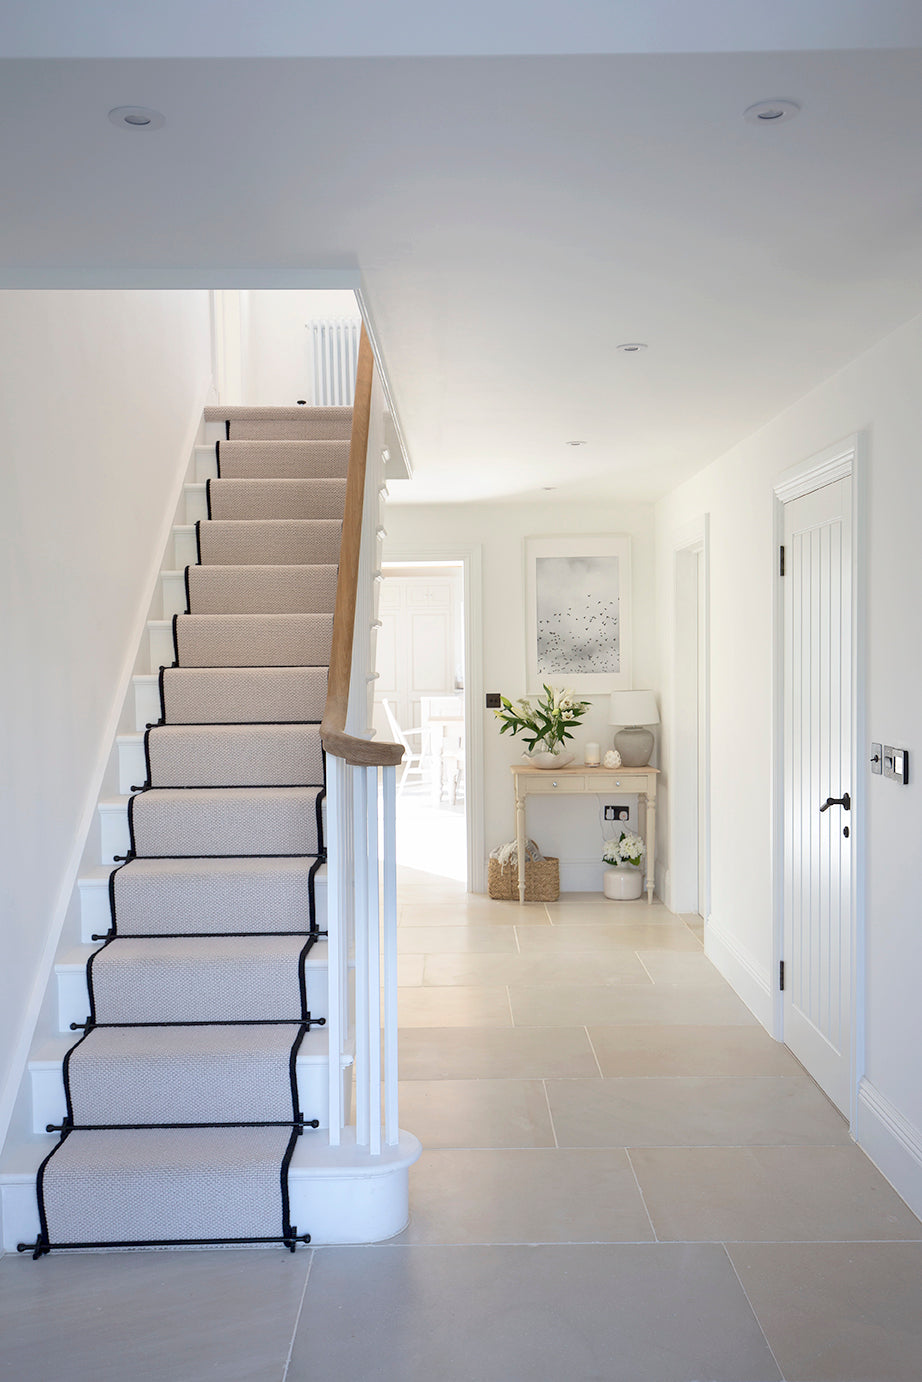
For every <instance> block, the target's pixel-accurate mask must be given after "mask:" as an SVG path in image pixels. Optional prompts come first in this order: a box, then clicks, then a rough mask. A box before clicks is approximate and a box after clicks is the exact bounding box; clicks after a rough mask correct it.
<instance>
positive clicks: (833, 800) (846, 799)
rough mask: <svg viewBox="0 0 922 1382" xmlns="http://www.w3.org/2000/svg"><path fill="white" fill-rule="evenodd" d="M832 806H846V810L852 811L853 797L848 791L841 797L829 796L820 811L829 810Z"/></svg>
mask: <svg viewBox="0 0 922 1382" xmlns="http://www.w3.org/2000/svg"><path fill="white" fill-rule="evenodd" d="M830 806H844V807H845V809H846V811H850V810H851V809H852V799H851V797H850V796H849V795H848V792H845V793H843V795H842V796H841V797H827V798H826V800H825V801H824V802H823V804H822V806H821V807H820V811H821V812H823V811H828V810H829V808H830Z"/></svg>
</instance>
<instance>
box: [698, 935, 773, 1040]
mask: <svg viewBox="0 0 922 1382" xmlns="http://www.w3.org/2000/svg"><path fill="white" fill-rule="evenodd" d="M704 953H705V955H707V957H708V959H709V960H710V961H711V963H712V964H713V965H714V967H715V968H716V969H717V970H719V972H720V973H721V974H722V975H723V977H724V978H725V979H726V981H727V983H728V984H729V985H730V986H731V988H733V989H735V991H736V992H737V994H738V995H739V996H740V998H742V1000H743V1002H744V1003H745V1004H746V1007H747V1008H749V1010H750V1011H751V1012H752V1013H753V1014H754V1015H755V1017H757V1018H758V1020H759V1021H760V1022H761V1023H762V1026H763V1027H765V1028H766V1030H767V1031H769V1032H770V1031H771V1030H772V993H771V985H770V984H769V979H768V973H767V971H766V970H764V969H763V968H762V966H761V965H759V964H757V963H756V961H755V960H754V959H753V958H752V956H751V955H750V953H749V951H748V950H746V949H745V948H744V947H743V946H741V945H740V943H739V941H738V940H737V939H736V937H735V936H732V935H730V933H729V932H728V931H725V930H724V929H723V927H721V926H720V925H719V924H718V923H717V922H716V921H715V920H714V918H713V916H709V917H708V919H707V921H706V923H705V927H704Z"/></svg>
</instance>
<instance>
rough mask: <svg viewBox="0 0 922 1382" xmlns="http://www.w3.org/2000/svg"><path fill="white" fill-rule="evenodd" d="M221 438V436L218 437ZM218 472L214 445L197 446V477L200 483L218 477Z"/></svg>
mask: <svg viewBox="0 0 922 1382" xmlns="http://www.w3.org/2000/svg"><path fill="white" fill-rule="evenodd" d="M216 440H220V438H216ZM217 474H218V461H217V457H216V456H215V450H214V445H213V444H212V445H211V446H197V447H196V448H195V478H196V480H197V481H198V483H199V484H203V483H204V482H205V480H212V479H216V478H217Z"/></svg>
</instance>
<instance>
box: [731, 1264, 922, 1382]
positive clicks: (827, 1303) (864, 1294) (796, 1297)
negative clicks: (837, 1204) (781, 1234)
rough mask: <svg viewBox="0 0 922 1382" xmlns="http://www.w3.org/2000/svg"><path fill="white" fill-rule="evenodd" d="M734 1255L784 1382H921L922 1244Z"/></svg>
mask: <svg viewBox="0 0 922 1382" xmlns="http://www.w3.org/2000/svg"><path fill="white" fill-rule="evenodd" d="M728 1251H729V1253H730V1257H731V1260H732V1262H733V1265H734V1267H735V1268H736V1270H737V1273H738V1274H739V1278H740V1280H741V1282H742V1283H743V1288H744V1290H745V1291H746V1294H747V1296H748V1297H749V1302H750V1304H751V1305H752V1308H753V1310H754V1311H755V1314H756V1317H757V1319H758V1321H759V1323H760V1324H761V1326H762V1329H763V1331H764V1333H765V1335H766V1338H767V1339H768V1342H769V1345H770V1346H771V1348H772V1350H773V1352H774V1354H775V1357H776V1359H777V1360H778V1362H779V1364H780V1365H781V1367H782V1369H783V1371H784V1375H785V1377H794V1378H797V1379H798V1380H799V1382H800V1379H802V1382H871V1380H872V1379H873V1382H918V1378H919V1377H920V1376H922V1243H759V1244H751V1243H746V1244H743V1243H734V1244H731V1245H730V1247H729V1248H728Z"/></svg>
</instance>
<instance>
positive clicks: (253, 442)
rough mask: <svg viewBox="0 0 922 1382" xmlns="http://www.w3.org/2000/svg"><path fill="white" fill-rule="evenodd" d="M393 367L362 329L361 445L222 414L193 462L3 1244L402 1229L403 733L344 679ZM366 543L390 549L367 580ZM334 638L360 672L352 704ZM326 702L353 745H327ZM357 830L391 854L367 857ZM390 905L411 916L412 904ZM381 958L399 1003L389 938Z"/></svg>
mask: <svg viewBox="0 0 922 1382" xmlns="http://www.w3.org/2000/svg"><path fill="white" fill-rule="evenodd" d="M370 371H371V365H370V351H368V349H367V342H366V343H365V371H364V372H365V376H366V380H367V388H366V392H365V396H364V399H359V398H358V397H357V407H356V412H357V413H359V412H361V410H362V407H364V411H365V414H366V419H365V421H366V427H365V436H360V438H359V440H358V442H356V440H355V438H354V437H353V428H352V410H351V409H345V408H321V409H309V408H304V407H299V408H275V409H241V408H227V409H210V410H208V411H207V413H206V418H207V420H208V422H209V423H210V425H211V426H212V427H214V426H215V424H216V423H217V422H219V421H220V423H221V430H222V431H223V433H224V435H223V436H221V437H220V438H219V439H218V440H217V442H216V445H215V446H214V448H213V449H212V450H210V452H205V453H204V455H202V454H199V456H198V458H197V464H198V467H199V473H198V474H197V475H196V476H195V479H194V480H193V482H192V483H190V485H188V486H187V512H186V514H185V515H184V516H185V517H186V518H193V519H194V524H193V523H187V524H180V525H178V527H177V529H175V530H174V547H175V549H176V550H177V551H178V550H180V549H182V548H183V547H184V548H185V549H186V552H187V553H188V555H189V556H190V557H191V558H192V560H190V562H189V564H188V565H186V566H185V569H184V571H183V572H182V574H181V577H180V576H179V574H178V573H176V572H175V570H173V571H170V570H167V571H165V572H164V573H163V576H162V588H163V609H162V613H163V614H164V616H166V617H164V618H163V619H160V620H156V619H155V620H152V621H151V624H150V626H149V639H150V647H151V651H152V659H151V668H150V671H147V672H141V673H139V675H138V676H137V677H136V678H135V679H134V686H133V701H134V705H133V709H134V713H135V715H136V716H137V717H138V721H137V722H138V724H139V725H143V724H145V723H146V724H147V727H146V729H144V731H143V733H142V732H140V729H139V730H138V731H136V732H135V733H134V734H127V735H123V736H121V737H120V740H119V744H118V758H119V776H120V779H121V780H120V786H121V788H122V791H123V793H124V796H123V798H121V799H119V800H116V801H109V802H101V803H100V813H99V814H100V840H101V855H102V863H103V864H104V863H105V862H106V858H107V857H108V858H109V859H111V860H112V862H114V863H116V864H118V867H116V868H115V869H114V870H111V871H110V870H109V869H103V868H100V867H97V868H94V869H92V870H88V871H87V872H86V874H85V875H84V877H82V878H81V879H80V881H79V884H78V891H79V898H80V909H81V915H82V918H83V932H84V934H83V941H84V943H85V942H87V941H89V942H90V943H98V942H99V941H102V942H103V944H102V946H101V947H100V948H96V946H95V945H94V948H93V949H92V951H91V953H90V954H89V956H88V958H87V959H86V960H84V958H83V956H82V955H80V954H79V952H78V953H68V952H67V951H66V950H65V951H64V953H62V954H61V955H60V956H59V960H58V964H57V965H56V999H57V1008H58V1027H59V1029H60V1030H61V1031H64V1030H66V1029H67V1028H68V1027H70V1028H73V1029H74V1030H81V1029H82V1035H81V1036H80V1037H79V1039H78V1040H77V1041H76V1043H75V1044H70V1043H67V1045H68V1048H69V1049H67V1050H66V1051H65V1052H62V1049H61V1048H62V1044H63V1043H62V1041H61V1039H60V1038H55V1039H52V1040H50V1041H47V1040H46V1041H45V1042H44V1043H40V1044H39V1045H38V1046H37V1048H36V1049H35V1051H34V1054H33V1059H32V1061H31V1062H30V1071H29V1076H30V1086H31V1099H32V1125H33V1126H32V1134H31V1137H30V1138H28V1139H26V1143H25V1145H24V1146H21V1147H19V1148H15V1147H14V1148H13V1149H12V1157H11V1156H10V1154H9V1153H10V1149H9V1148H8V1149H7V1153H5V1156H4V1169H3V1170H0V1195H2V1208H3V1242H4V1248H5V1250H10V1249H11V1248H12V1247H13V1246H14V1244H13V1242H12V1238H13V1237H14V1235H15V1236H16V1238H17V1240H18V1241H17V1242H16V1244H15V1246H19V1247H20V1250H23V1249H24V1248H26V1247H29V1248H31V1249H32V1250H33V1251H34V1255H36V1256H40V1255H42V1254H43V1253H45V1252H48V1251H52V1250H55V1249H59V1248H100V1247H102V1248H105V1247H126V1246H127V1247H152V1246H179V1245H188V1244H201V1245H211V1244H214V1245H218V1244H228V1243H260V1244H281V1245H284V1246H286V1247H288V1248H290V1249H291V1250H292V1251H294V1249H295V1246H296V1244H297V1243H298V1242H307V1241H311V1238H313V1241H315V1242H356V1241H373V1240H375V1239H379V1238H382V1237H386V1236H390V1235H391V1234H393V1233H395V1232H398V1231H399V1230H400V1228H402V1227H403V1224H404V1223H405V1221H406V1217H407V1207H406V1204H407V1174H408V1168H409V1165H410V1164H411V1162H412V1161H414V1160H415V1159H416V1156H417V1155H418V1154H419V1146H418V1143H416V1140H415V1139H414V1138H412V1137H410V1136H409V1135H408V1134H405V1133H400V1131H399V1129H398V1128H397V1125H396V1047H395V1017H394V1014H393V1012H388V1013H386V1014H385V1045H386V1048H387V1059H388V1070H389V1074H388V1077H387V1080H386V1086H387V1087H386V1090H385V1106H386V1127H385V1130H384V1136H383V1137H382V1135H381V1127H380V1122H381V1118H380V1108H381V1104H380V1100H381V1090H380V1080H379V1076H378V1071H379V1069H380V1051H379V1047H378V1044H377V1033H378V1031H379V1024H380V1020H381V1015H380V1011H379V1004H380V983H381V977H380V974H379V972H378V971H379V967H380V965H379V960H378V937H379V933H380V925H379V923H380V920H381V910H380V899H379V896H378V890H377V875H378V844H377V834H376V823H377V814H378V790H377V785H376V784H377V782H378V779H379V773H380V776H381V778H382V780H383V787H384V791H385V813H386V814H387V805H386V803H387V788H388V782H389V783H390V791H391V795H392V794H393V772H394V768H393V763H394V761H395V756H396V751H395V750H394V747H393V746H387V745H381V746H372V745H371V744H370V743H369V742H368V741H367V739H366V738H365V737H364V736H356V735H354V734H350V733H348V732H347V731H348V729H349V726H347V724H346V717H347V715H348V714H349V713H350V711H349V702H350V695H349V692H348V690H347V691H345V692H344V691H343V689H342V684H343V676H344V675H345V685H346V687H348V685H349V681H350V680H351V681H352V682H353V684H354V685H357V686H361V689H362V695H361V696H353V697H352V698H351V699H352V700H353V702H355V701H357V700H364V701H366V702H367V696H366V695H365V694H364V686H365V682H366V680H367V679H368V674H367V672H366V668H367V665H368V664H367V658H364V659H360V660H361V666H358V667H353V666H352V653H353V645H354V646H355V647H356V648H358V649H359V650H361V649H362V647H363V645H364V648H365V649H366V650H367V648H368V628H367V627H365V628H362V627H361V624H362V622H364V623H366V624H368V623H371V622H373V621H372V620H369V619H368V616H367V612H366V614H365V616H364V620H360V621H359V626H356V623H355V606H356V594H355V588H354V585H353V588H352V590H351V592H349V591H345V590H344V588H343V587H344V583H343V580H342V579H341V575H342V572H343V570H345V569H348V568H349V567H350V566H351V567H353V568H355V571H357V570H358V567H359V563H360V554H361V547H362V534H363V530H364V538H365V545H366V547H367V545H368V536H369V532H371V533H373V532H374V525H375V523H376V504H377V490H376V488H375V483H376V481H375V477H374V475H373V474H371V473H369V475H368V476H367V477H366V476H365V451H366V449H367V423H368V414H369V410H370V408H371V397H370ZM360 382H361V381H360ZM372 431H374V429H373V428H372ZM372 445H374V438H372ZM350 452H351V453H352V456H353V459H352V461H351V462H350ZM357 453H358V461H359V462H360V464H357V461H356V456H357ZM212 458H213V459H212ZM350 466H351V467H352V469H351V471H350ZM208 470H210V471H211V472H212V473H211V474H203V473H202V472H203V471H208ZM347 476H348V477H349V479H348V486H347ZM349 487H351V500H350V503H349V509H350V513H349V514H347V523H346V531H344V522H343V519H344V510H345V509H346V507H347V488H349ZM369 492H371V493H372V494H373V498H374V504H373V505H372V508H373V509H374V510H375V511H374V512H372V511H366V510H367V502H366V501H367V498H368V495H369ZM356 504H358V511H357V512H356ZM202 506H204V512H203V513H202V514H201V516H200V517H197V518H196V517H195V515H196V512H197V511H199V510H201V509H202ZM193 540H194V552H193V551H192V550H191V547H192V543H193ZM344 562H345V565H344ZM369 562H374V554H373V553H372V554H371V555H369V554H368V553H366V555H365V558H364V568H365V575H366V585H367V584H368V582H367V575H368V571H369V569H370V568H369ZM355 571H354V572H353V577H354V575H355ZM364 599H365V603H366V605H367V595H366V596H365V597H364ZM359 603H360V604H361V602H359ZM171 606H172V608H171ZM334 609H335V610H336V621H337V625H338V627H337V629H336V632H335V634H334ZM170 616H171V617H170ZM334 639H335V640H336V645H337V647H338V649H339V651H338V654H337V656H336V661H337V663H338V665H339V670H338V672H337V677H338V683H339V686H340V690H339V692H338V694H334V693H333V690H332V687H331V693H330V697H329V698H328V687H327V681H328V667H329V665H330V661H331V650H332V649H333V646H334ZM344 661H345V663H346V666H345V667H343V665H342V664H343V662H344ZM158 663H159V664H160V665H158ZM331 680H332V679H331ZM152 711H153V713H151V712H152ZM351 716H352V721H353V727H355V725H361V722H362V720H363V719H364V721H365V722H366V723H367V718H368V717H367V709H366V707H365V706H360V705H357V704H353V706H352V711H351ZM147 719H150V720H152V721H153V723H147ZM322 720H323V721H324V732H323V738H324V741H327V740H329V743H327V744H326V747H327V748H328V749H329V751H330V753H331V754H336V755H340V754H342V755H344V757H343V758H342V759H341V758H339V757H335V758H334V757H329V758H328V757H327V754H326V753H325V752H324V747H325V745H324V743H322V741H321V733H322V731H321V721H322ZM354 750H357V752H358V765H357V766H353V765H351V764H350V763H349V761H348V760H349V758H350V757H353V756H354V753H353V752H351V751H354ZM334 765H335V766H334ZM379 765H380V767H379ZM384 765H390V766H384ZM328 767H330V768H331V769H332V770H333V772H334V775H335V780H336V783H337V788H336V792H335V793H334V795H335V796H336V801H337V804H336V807H335V809H334V810H332V811H331V812H330V830H331V831H332V833H333V836H334V839H333V841H332V858H334V859H335V860H336V861H337V862H336V864H335V877H334V879H333V886H332V887H330V888H329V894H330V896H329V897H328V886H327V885H328V877H327V870H326V866H325V865H326V857H327V844H328V840H327V838H326V815H327V809H326V808H327V802H326V800H325V798H326V782H327V771H328ZM381 768H383V772H381ZM353 772H357V773H358V774H359V775H360V776H362V778H363V784H364V783H365V781H366V780H367V781H369V782H371V784H372V785H371V788H370V790H366V788H365V787H364V786H363V790H364V791H366V796H367V798H368V800H367V801H366V808H367V809H366V816H370V815H371V814H372V812H373V814H374V817H375V830H374V831H373V838H372V837H369V838H367V839H364V838H363V837H362V829H361V825H360V823H359V828H358V829H356V828H355V827H356V822H355V821H353V820H352V819H349V820H347V819H346V818H345V817H344V815H343V806H344V803H345V801H346V798H347V797H348V799H349V803H350V805H349V815H350V816H352V815H354V811H353V810H352V804H353V803H352V796H353V794H352V789H351V776H350V775H351V774H352V773H353ZM369 773H371V774H373V779H369V778H368V774H369ZM388 774H390V779H388ZM128 779H131V780H130V781H129V780H128ZM372 797H373V801H372V800H371V798H372ZM359 840H361V841H362V844H361V845H360V848H362V849H363V853H367V852H368V850H369V849H370V850H371V856H370V857H369V858H367V859H364V858H363V859H361V860H359V864H358V867H356V860H355V858H353V857H352V855H351V852H350V851H351V847H352V845H353V842H354V841H359ZM385 869H386V872H388V874H389V875H390V874H391V873H392V862H390V863H388V862H387V861H386V863H385ZM350 875H351V878H350ZM372 875H373V877H372ZM356 877H361V879H362V881H361V883H360V885H359V887H358V893H359V898H358V902H357V900H356V890H355V884H354V879H355V878H356ZM369 880H371V881H369ZM392 882H393V880H392V879H390V883H391V884H392ZM386 911H387V909H386V908H385V912H386ZM391 911H393V908H391ZM384 923H385V924H384V930H385V933H387V932H388V930H391V931H392V929H393V925H392V923H393V916H390V917H388V916H385V917H384ZM392 952H393V953H392ZM385 955H386V957H387V958H386V964H385V968H386V971H387V972H386V974H385V976H384V977H385V988H386V991H387V993H388V994H389V996H390V998H391V1000H393V999H394V998H395V996H396V995H395V977H394V966H395V941H394V939H393V938H392V937H391V938H390V939H388V937H387V935H386V936H385ZM353 967H354V969H355V971H356V975H357V978H355V979H354V978H353ZM353 995H354V996H353ZM390 1006H391V1008H392V1007H393V1002H391V1004H390ZM372 1028H373V1029H374V1033H375V1035H374V1036H371V1035H370V1033H371V1030H372ZM357 1034H358V1035H357ZM71 1040H72V1039H71ZM357 1048H358V1049H357ZM357 1055H358V1057H359V1061H360V1064H361V1065H362V1071H361V1072H357V1073H358V1074H360V1083H361V1089H362V1091H363V1092H362V1095H361V1098H358V1103H359V1107H358V1109H357V1113H356V1125H355V1126H353V1125H351V1124H350V1123H349V1121H348V1114H349V1110H350V1107H351V1096H352V1066H353V1063H354V1062H355V1060H356V1056H357ZM372 1069H374V1078H372V1076H371V1071H372ZM357 1097H358V1096H357ZM375 1108H378V1110H379V1112H378V1127H377V1129H376V1128H374V1127H373V1126H372V1124H373V1121H374V1116H375V1115H374V1109H375ZM43 1129H47V1131H46V1132H44V1133H43V1131H42V1130H43ZM52 1130H53V1132H54V1134H55V1135H56V1137H57V1140H55V1141H54V1145H53V1146H52V1147H51V1150H50V1151H48V1150H47V1142H48V1141H49V1140H51V1139H50V1138H49V1134H51V1133H52ZM43 1144H44V1145H43ZM39 1152H41V1154H42V1155H41V1161H40V1165H39V1166H38V1168H37V1173H36V1174H35V1177H34V1180H33V1178H32V1173H31V1168H30V1166H29V1162H30V1159H31V1160H34V1159H35V1157H36V1155H37V1153H39ZM17 1160H18V1165H17ZM11 1166H12V1169H10V1167H11Z"/></svg>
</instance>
